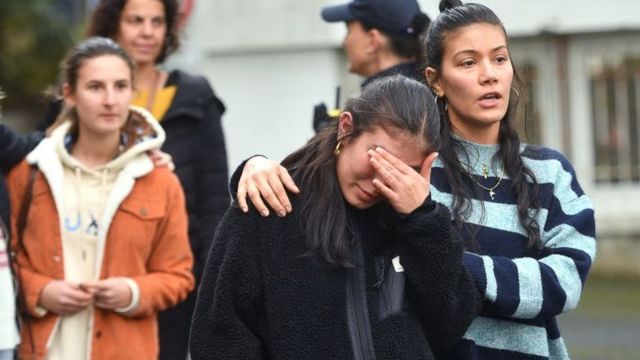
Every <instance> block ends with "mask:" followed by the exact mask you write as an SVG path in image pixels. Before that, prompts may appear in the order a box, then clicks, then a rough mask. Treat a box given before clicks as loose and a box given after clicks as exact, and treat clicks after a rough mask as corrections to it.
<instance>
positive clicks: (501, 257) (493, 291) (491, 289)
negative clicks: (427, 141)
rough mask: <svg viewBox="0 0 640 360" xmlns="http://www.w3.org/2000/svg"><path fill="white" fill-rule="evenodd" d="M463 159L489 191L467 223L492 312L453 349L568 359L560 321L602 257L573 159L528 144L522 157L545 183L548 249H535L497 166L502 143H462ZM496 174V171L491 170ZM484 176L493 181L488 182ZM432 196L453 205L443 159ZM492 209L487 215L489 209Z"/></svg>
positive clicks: (480, 355)
mask: <svg viewBox="0 0 640 360" xmlns="http://www.w3.org/2000/svg"><path fill="white" fill-rule="evenodd" d="M461 142H462V144H463V145H464V147H465V148H466V150H467V154H468V158H466V157H460V158H461V160H462V161H463V164H464V165H466V166H467V167H468V169H469V171H470V172H472V173H473V174H474V178H475V181H477V182H478V183H480V184H481V185H482V186H484V187H485V188H486V189H490V188H492V187H493V186H494V185H496V184H497V183H498V182H499V181H500V183H499V185H498V186H497V187H496V188H495V189H494V190H493V192H495V194H494V196H493V199H492V198H491V197H490V194H489V191H488V190H481V191H480V192H479V195H478V198H476V199H473V200H472V204H471V206H472V211H471V214H470V216H469V217H468V218H467V219H466V222H467V223H470V224H473V226H475V229H476V231H477V233H476V235H475V239H474V240H473V243H474V244H475V245H476V246H475V247H476V248H477V249H476V251H475V252H471V251H468V252H467V253H466V254H465V263H466V266H467V269H468V270H469V272H470V273H471V275H472V276H473V278H474V279H475V281H476V284H477V286H478V288H479V289H480V290H481V292H482V293H483V294H484V307H483V311H482V312H481V314H480V316H479V317H478V318H477V319H476V320H475V321H474V322H473V323H472V324H471V326H470V327H469V329H468V330H467V333H466V334H465V336H464V338H463V340H462V341H461V342H460V343H459V344H458V345H457V346H456V348H455V349H454V350H453V352H454V354H453V355H452V356H453V358H456V359H463V358H464V359H491V360H500V359H510V360H519V359H568V358H569V355H568V353H567V349H566V347H565V345H564V341H563V340H562V337H561V336H560V332H559V329H558V326H557V324H556V319H555V317H556V316H557V315H559V314H561V313H563V312H567V311H570V310H573V309H574V308H575V307H576V306H577V305H578V300H579V299H580V294H581V292H582V288H583V286H584V284H585V280H586V277H587V273H588V271H589V268H590V267H591V264H592V262H593V260H594V256H595V252H596V244H595V220H594V211H593V206H592V204H591V201H590V200H589V198H588V197H587V196H586V195H585V194H584V192H583V191H582V189H581V188H580V185H579V184H578V181H577V179H576V176H575V173H574V170H573V167H572V166H571V164H570V163H569V161H568V160H567V159H566V158H565V157H564V156H562V154H560V153H559V152H557V151H554V150H551V149H547V148H543V147H537V146H531V145H523V146H522V149H521V151H522V153H521V154H522V157H523V159H524V162H525V164H526V166H527V167H529V169H531V171H532V172H533V173H534V174H535V177H536V180H537V181H538V184H539V200H540V206H541V211H540V212H539V214H538V216H537V218H536V220H537V222H538V224H539V226H540V229H541V238H542V242H543V243H544V249H543V250H542V251H540V252H537V253H534V254H532V253H531V251H527V248H526V245H527V237H526V232H525V231H524V229H523V228H522V227H521V225H520V222H519V220H518V216H517V212H516V205H515V204H516V199H515V197H514V196H513V195H512V193H511V191H510V187H511V181H510V179H509V178H508V177H507V176H506V175H504V176H503V178H502V179H501V177H500V174H502V173H503V169H502V166H501V164H493V165H494V166H491V164H492V163H491V161H492V157H493V155H494V154H495V152H496V151H497V150H498V145H479V144H473V143H470V142H466V141H462V140H461ZM487 170H488V171H487ZM483 172H484V173H487V172H488V176H487V177H486V178H485V177H484V176H483ZM432 175H433V176H432V177H431V180H432V190H431V191H432V197H433V199H434V200H435V201H438V202H440V203H443V204H445V205H447V206H449V207H451V205H452V200H453V199H452V195H451V190H450V187H449V185H448V183H447V181H446V175H445V174H444V170H443V169H442V163H441V162H439V161H438V162H436V164H435V165H434V168H433V174H432ZM483 209H484V210H483Z"/></svg>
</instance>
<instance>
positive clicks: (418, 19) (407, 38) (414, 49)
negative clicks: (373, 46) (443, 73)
mask: <svg viewBox="0 0 640 360" xmlns="http://www.w3.org/2000/svg"><path fill="white" fill-rule="evenodd" d="M430 23H431V19H430V18H429V15H427V14H425V13H423V12H418V13H417V14H416V15H415V16H414V17H413V19H412V20H411V26H409V27H408V31H407V32H403V33H401V34H397V33H393V32H389V31H385V30H382V29H379V28H376V27H375V26H371V25H368V24H366V23H364V22H363V23H362V26H363V28H364V29H365V30H371V29H374V28H376V29H378V31H380V32H381V33H383V34H384V35H385V36H386V37H387V38H388V39H389V43H390V44H391V50H392V51H393V52H394V53H395V54H396V55H398V56H399V57H401V58H405V59H420V58H421V56H422V41H421V36H422V34H424V32H425V31H427V28H429V24H430Z"/></svg>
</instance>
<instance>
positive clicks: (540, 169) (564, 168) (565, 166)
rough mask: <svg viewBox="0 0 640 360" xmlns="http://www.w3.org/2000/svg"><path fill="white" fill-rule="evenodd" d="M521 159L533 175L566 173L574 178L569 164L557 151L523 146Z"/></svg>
mask: <svg viewBox="0 0 640 360" xmlns="http://www.w3.org/2000/svg"><path fill="white" fill-rule="evenodd" d="M522 157H523V159H524V162H525V164H526V165H527V166H529V168H531V170H533V171H534V173H548V174H549V175H551V174H559V173H568V174H571V176H575V170H574V168H573V165H572V164H571V162H570V161H569V160H568V159H567V158H566V157H565V156H564V155H563V154H562V153H561V152H559V151H558V150H554V149H550V148H547V147H544V146H538V145H523V150H522Z"/></svg>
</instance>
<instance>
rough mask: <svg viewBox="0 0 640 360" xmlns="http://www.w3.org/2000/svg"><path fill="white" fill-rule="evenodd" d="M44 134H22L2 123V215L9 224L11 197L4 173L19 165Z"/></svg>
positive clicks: (0, 137) (0, 178) (0, 205)
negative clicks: (8, 193)
mask: <svg viewBox="0 0 640 360" xmlns="http://www.w3.org/2000/svg"><path fill="white" fill-rule="evenodd" d="M42 137H43V134H42V133H41V132H35V133H33V134H30V135H20V134H18V133H16V132H15V131H13V130H12V129H11V128H10V127H8V126H7V125H5V124H0V170H1V171H2V176H0V216H1V217H2V220H3V221H4V223H5V224H9V213H10V210H9V197H8V196H7V187H6V185H5V183H4V174H6V173H7V172H8V171H9V170H11V168H12V167H14V166H15V165H17V164H18V163H19V162H20V161H22V159H24V157H25V156H27V154H28V153H29V152H30V151H31V150H33V148H35V147H36V145H38V142H40V140H42Z"/></svg>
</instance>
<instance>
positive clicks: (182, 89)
mask: <svg viewBox="0 0 640 360" xmlns="http://www.w3.org/2000/svg"><path fill="white" fill-rule="evenodd" d="M169 85H176V86H177V92H176V95H175V97H174V98H173V102H172V103H171V106H170V107H169V110H168V111H167V113H166V114H165V116H164V117H163V118H162V121H161V122H160V125H162V127H163V128H164V130H165V132H166V133H167V140H166V141H165V143H164V145H163V147H162V150H163V151H165V152H167V153H169V154H171V156H172V157H173V162H174V164H175V166H176V169H175V172H176V175H178V178H179V179H180V183H181V184H182V187H183V189H184V192H185V197H186V202H187V210H188V212H189V239H190V241H191V247H192V249H193V254H194V260H195V262H194V272H195V274H196V277H199V275H200V273H201V271H202V268H203V267H204V263H205V261H206V259H207V253H208V252H209V247H210V245H211V242H212V241H213V234H214V232H215V229H216V226H217V225H218V222H219V221H220V219H221V218H222V215H223V214H224V212H225V211H226V210H227V209H228V208H229V204H230V197H229V192H228V190H227V184H228V170H227V151H226V147H225V141H224V134H223V131H222V121H221V116H222V114H223V113H224V110H225V108H224V105H223V104H222V101H220V99H218V97H216V95H215V94H214V92H213V89H211V86H210V85H209V82H208V81H207V80H206V79H205V78H204V77H202V76H193V75H190V74H188V73H185V72H183V71H179V70H176V71H173V72H171V73H170V74H169V78H168V79H167V86H169Z"/></svg>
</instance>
